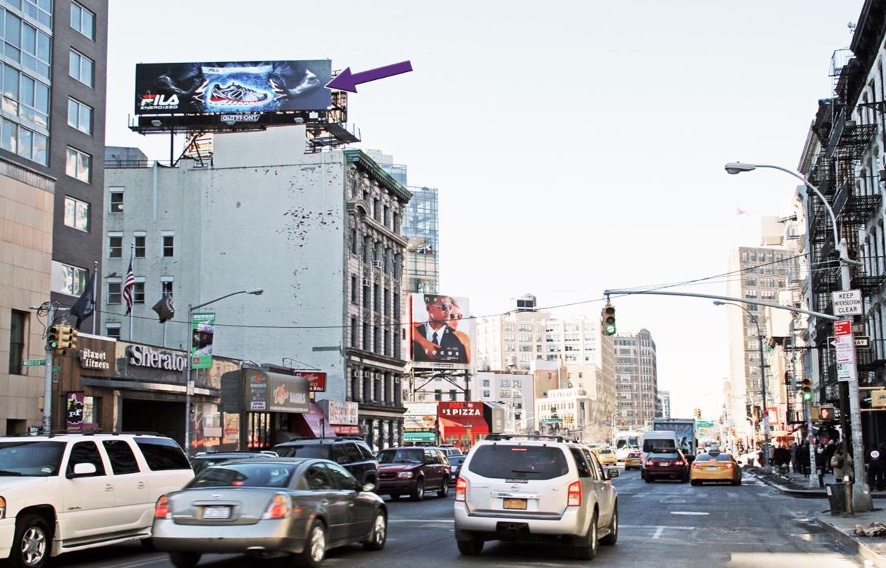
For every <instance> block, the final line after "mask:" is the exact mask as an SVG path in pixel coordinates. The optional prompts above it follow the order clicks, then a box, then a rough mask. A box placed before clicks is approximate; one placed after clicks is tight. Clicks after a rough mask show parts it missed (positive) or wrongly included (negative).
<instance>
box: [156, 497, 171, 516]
mask: <svg viewBox="0 0 886 568" xmlns="http://www.w3.org/2000/svg"><path fill="white" fill-rule="evenodd" d="M168 517H169V497H167V496H166V495H161V496H160V498H159V499H157V504H156V505H154V518H155V519H166V518H168Z"/></svg>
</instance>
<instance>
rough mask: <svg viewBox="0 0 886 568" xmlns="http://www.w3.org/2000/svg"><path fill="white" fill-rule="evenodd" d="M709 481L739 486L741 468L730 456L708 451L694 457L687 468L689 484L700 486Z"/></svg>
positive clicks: (716, 451)
mask: <svg viewBox="0 0 886 568" xmlns="http://www.w3.org/2000/svg"><path fill="white" fill-rule="evenodd" d="M709 481H710V482H715V481H716V482H721V483H724V482H725V483H731V484H732V485H741V466H740V465H739V464H738V462H737V461H735V458H734V457H733V456H732V454H729V453H727V452H720V451H718V450H708V451H707V452H704V453H701V454H698V455H697V456H695V461H693V462H692V467H691V468H689V483H690V484H692V485H701V484H702V483H705V482H709Z"/></svg>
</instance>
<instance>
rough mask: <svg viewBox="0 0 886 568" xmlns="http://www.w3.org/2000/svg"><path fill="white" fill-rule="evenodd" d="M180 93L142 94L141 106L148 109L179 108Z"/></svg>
mask: <svg viewBox="0 0 886 568" xmlns="http://www.w3.org/2000/svg"><path fill="white" fill-rule="evenodd" d="M178 105H179V102H178V95H172V96H165V95H155V94H151V93H149V94H147V95H143V96H142V102H141V105H140V108H142V109H146V108H150V109H165V108H171V109H175V108H178Z"/></svg>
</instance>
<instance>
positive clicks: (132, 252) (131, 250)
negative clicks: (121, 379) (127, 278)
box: [129, 239, 135, 341]
mask: <svg viewBox="0 0 886 568" xmlns="http://www.w3.org/2000/svg"><path fill="white" fill-rule="evenodd" d="M134 257H135V239H133V240H132V243H131V244H130V245H129V266H132V259H133V258H134ZM132 294H133V296H134V295H135V289H134V288H133V290H132ZM133 305H135V301H134V300H133ZM134 311H135V310H129V341H133V338H132V312H134Z"/></svg>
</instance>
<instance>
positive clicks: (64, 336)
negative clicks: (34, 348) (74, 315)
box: [55, 323, 74, 355]
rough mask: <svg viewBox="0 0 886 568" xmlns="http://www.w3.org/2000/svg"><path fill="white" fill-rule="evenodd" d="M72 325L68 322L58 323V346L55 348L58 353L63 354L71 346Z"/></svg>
mask: <svg viewBox="0 0 886 568" xmlns="http://www.w3.org/2000/svg"><path fill="white" fill-rule="evenodd" d="M73 329H74V328H73V327H71V326H70V325H68V324H65V323H63V324H60V325H59V326H58V346H57V347H56V348H55V350H56V352H57V353H58V354H60V355H61V354H64V352H65V350H66V349H69V348H70V347H71V341H72V338H73V334H72V333H71V332H72V331H73Z"/></svg>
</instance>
